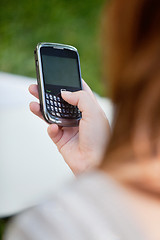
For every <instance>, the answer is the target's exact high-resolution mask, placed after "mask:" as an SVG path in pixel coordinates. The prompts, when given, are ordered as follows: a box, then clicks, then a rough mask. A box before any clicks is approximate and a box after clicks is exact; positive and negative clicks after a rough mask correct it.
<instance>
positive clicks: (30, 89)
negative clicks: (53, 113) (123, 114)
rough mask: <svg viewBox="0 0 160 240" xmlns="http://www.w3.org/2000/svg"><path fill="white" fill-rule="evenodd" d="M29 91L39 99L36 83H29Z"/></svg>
mask: <svg viewBox="0 0 160 240" xmlns="http://www.w3.org/2000/svg"><path fill="white" fill-rule="evenodd" d="M28 90H29V92H30V93H31V94H32V95H33V96H34V97H36V98H37V99H39V94H38V85H37V84H31V85H30V86H29V88H28Z"/></svg>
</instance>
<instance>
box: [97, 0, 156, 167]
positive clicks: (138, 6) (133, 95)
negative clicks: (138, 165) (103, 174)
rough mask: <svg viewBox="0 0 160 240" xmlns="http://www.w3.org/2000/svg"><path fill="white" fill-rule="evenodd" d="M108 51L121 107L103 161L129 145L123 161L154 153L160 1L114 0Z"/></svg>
mask: <svg viewBox="0 0 160 240" xmlns="http://www.w3.org/2000/svg"><path fill="white" fill-rule="evenodd" d="M103 53H104V59H103V61H104V63H105V65H104V76H105V77H106V76H107V74H106V63H107V64H108V65H109V67H108V68H107V69H109V76H108V78H109V84H110V96H111V98H112V100H113V102H114V103H115V106H116V111H115V121H114V127H113V132H112V136H111V139H110V143H109V145H108V148H107V151H106V154H105V158H104V161H103V164H102V165H106V164H110V163H111V161H110V159H112V158H110V156H111V155H114V154H115V153H116V152H117V151H118V149H127V151H125V152H126V153H127V154H126V157H125V155H124V158H123V161H124V160H127V161H128V160H129V159H130V158H133V157H135V156H136V154H137V155H138V154H139V153H140V154H142V155H146V154H147V155H150V154H155V153H156V151H157V139H159V138H160V0H113V1H112V3H111V6H110V9H109V12H108V8H107V9H105V11H104V19H103ZM106 53H107V54H106ZM112 161H113V163H114V162H117V161H120V157H119V159H116V158H113V159H112Z"/></svg>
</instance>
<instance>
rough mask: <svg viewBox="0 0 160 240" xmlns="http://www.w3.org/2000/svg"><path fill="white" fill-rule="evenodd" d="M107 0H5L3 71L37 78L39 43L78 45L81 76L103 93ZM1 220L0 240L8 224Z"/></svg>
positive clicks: (0, 40) (0, 31)
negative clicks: (102, 36) (102, 35)
mask: <svg viewBox="0 0 160 240" xmlns="http://www.w3.org/2000/svg"><path fill="white" fill-rule="evenodd" d="M104 2H105V0H92V1H90V0H85V1H82V0H34V1H33V0H28V1H23V0H14V1H13V0H2V1H1V8H0V23H1V24H0V71H5V72H10V73H15V74H20V75H25V76H29V77H36V75H35V66H34V57H33V50H34V48H35V46H36V44H37V43H38V42H45V41H46V42H58V43H65V44H70V45H73V46H75V47H76V48H77V49H78V51H79V54H80V60H81V68H82V77H83V78H84V79H85V80H86V81H87V83H88V84H89V85H90V87H91V88H92V89H93V90H94V91H96V92H97V93H99V94H101V95H103V93H104V92H103V89H104V88H103V85H102V82H101V80H100V79H101V66H100V65H101V64H100V37H99V36H100V16H101V10H102V7H103V4H104ZM5 222H6V221H5V220H2V219H1V220H0V239H2V233H3V230H4V226H5Z"/></svg>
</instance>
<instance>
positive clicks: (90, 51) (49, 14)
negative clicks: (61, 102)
mask: <svg viewBox="0 0 160 240" xmlns="http://www.w3.org/2000/svg"><path fill="white" fill-rule="evenodd" d="M104 3H105V0H92V1H90V0H85V1H82V0H28V1H23V0H14V1H13V0H1V6H0V71H4V72H10V73H15V74H20V75H25V76H29V77H36V75H35V66H34V57H33V50H34V48H35V46H36V44H37V43H38V42H45V41H46V42H57V43H65V44H70V45H73V46H75V47H76V48H77V49H78V51H79V54H80V60H81V69H82V77H83V78H84V79H85V80H86V81H87V83H88V84H89V85H90V87H91V88H92V89H93V90H94V91H96V92H97V93H99V94H101V95H103V89H104V88H103V86H102V82H101V62H100V31H101V29H100V25H101V24H100V23H101V11H102V8H103V5H104Z"/></svg>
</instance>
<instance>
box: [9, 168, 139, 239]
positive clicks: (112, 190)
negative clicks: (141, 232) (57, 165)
mask: <svg viewBox="0 0 160 240" xmlns="http://www.w3.org/2000/svg"><path fill="white" fill-rule="evenodd" d="M121 199H122V191H121V189H120V188H119V187H118V186H117V185H116V184H115V183H114V181H113V180H112V179H110V178H109V177H108V176H106V175H104V174H102V173H100V172H98V171H94V172H90V173H87V174H83V175H82V176H80V177H78V178H77V180H76V181H73V182H71V183H70V184H68V186H66V187H65V188H63V189H62V190H61V191H59V192H58V193H57V194H56V195H55V196H53V197H51V198H50V199H49V200H47V201H45V202H44V203H43V204H41V205H39V206H37V207H34V208H32V209H30V210H28V211H26V212H25V213H23V214H21V215H19V216H18V217H17V218H16V219H15V220H14V221H13V222H12V224H10V227H9V228H8V230H7V231H6V237H5V240H12V239H14V238H13V237H11V236H13V235H15V234H19V236H20V237H19V238H16V240H19V239H21V240H23V239H33V240H35V239H47V240H50V239H62V240H63V239H65V240H66V239H69V240H72V239H74V240H75V239H76V240H82V239H83V240H84V239H88V240H93V239H96V240H97V239H98V240H102V239H107V238H108V239H110V240H116V239H119V238H122V239H124V240H125V239H128V238H127V231H128V230H127V231H126V229H128V228H129V230H130V231H131V232H133V233H134V234H133V236H129V239H137V240H138V239H140V238H138V230H137V229H135V226H134V224H132V222H131V220H130V218H129V216H128V213H127V212H126V207H125V204H124V203H123V201H121ZM15 231H16V232H15ZM17 236H18V235H17ZM30 236H32V238H31V237H30ZM40 236H44V238H40ZM141 240H142V238H141Z"/></svg>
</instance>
